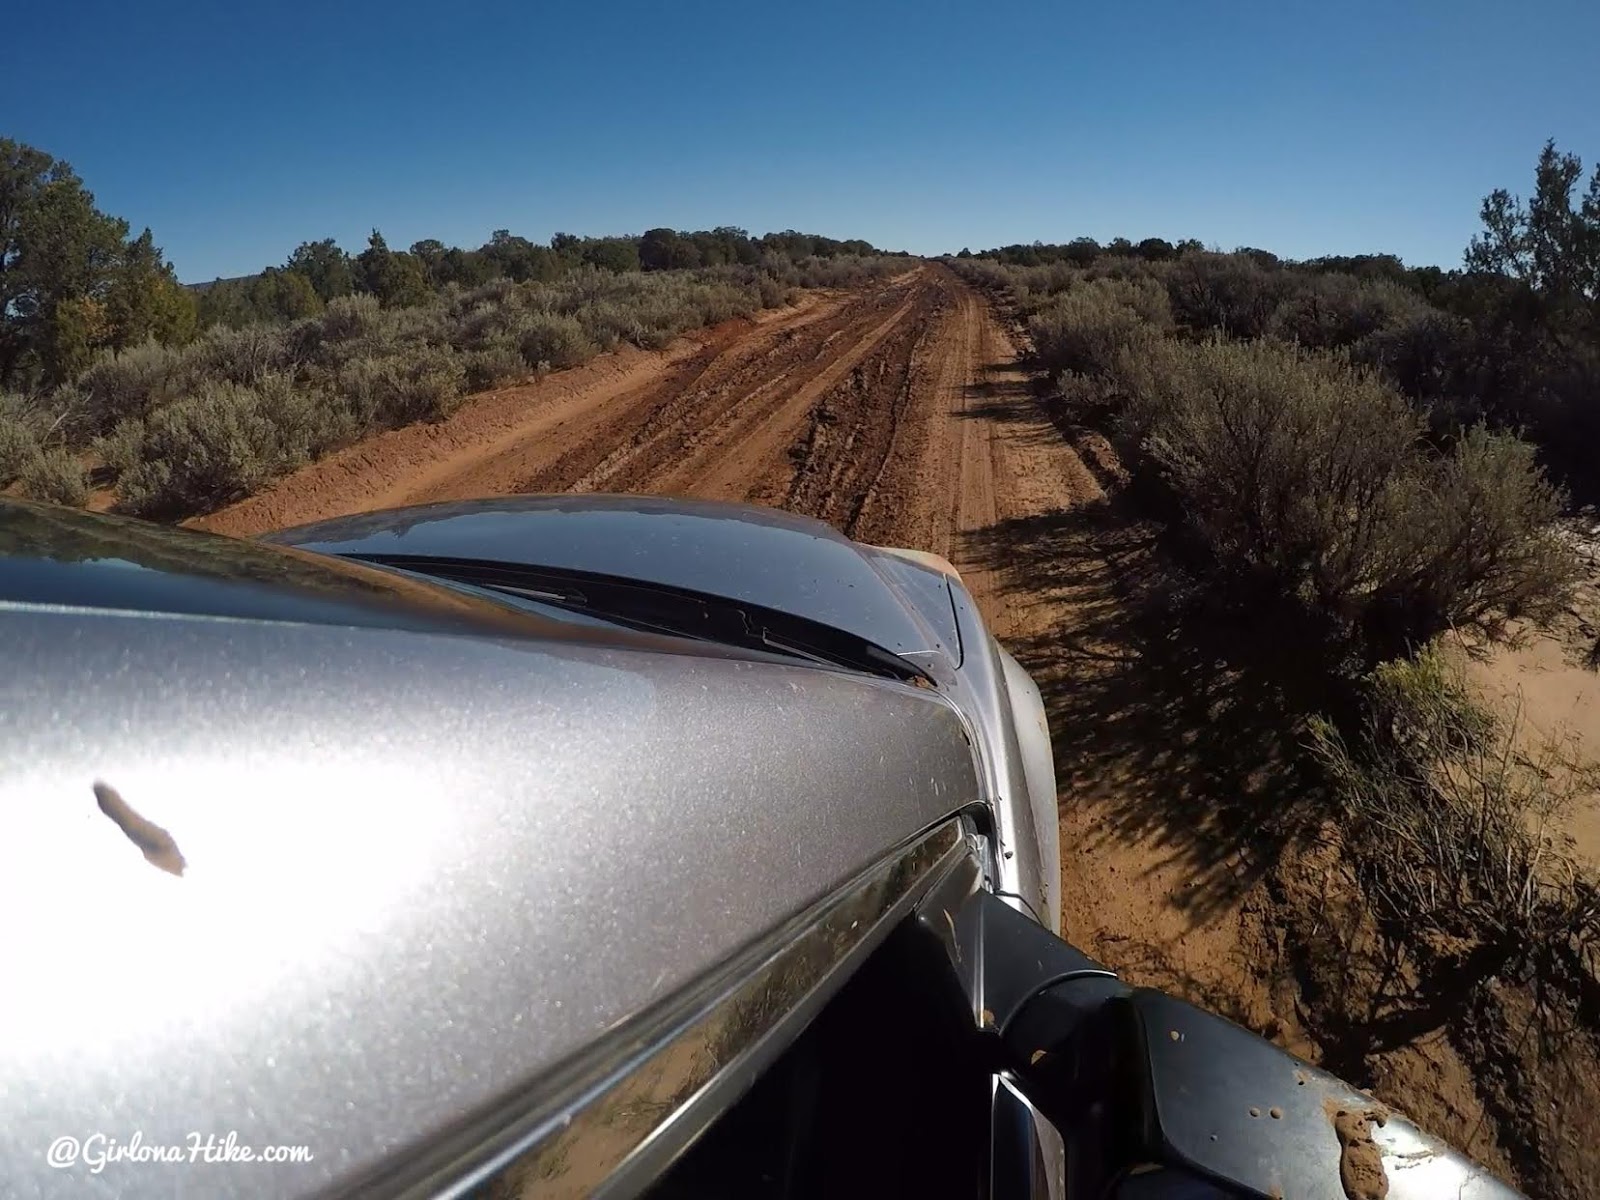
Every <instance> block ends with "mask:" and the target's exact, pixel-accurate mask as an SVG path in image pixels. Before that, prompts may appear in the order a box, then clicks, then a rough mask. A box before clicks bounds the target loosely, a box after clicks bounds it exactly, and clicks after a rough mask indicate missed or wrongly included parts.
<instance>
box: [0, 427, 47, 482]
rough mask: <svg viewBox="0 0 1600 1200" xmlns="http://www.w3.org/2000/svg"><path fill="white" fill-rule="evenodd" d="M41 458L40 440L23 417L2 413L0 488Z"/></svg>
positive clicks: (0, 428) (0, 430)
mask: <svg viewBox="0 0 1600 1200" xmlns="http://www.w3.org/2000/svg"><path fill="white" fill-rule="evenodd" d="M38 457H39V439H38V437H37V436H36V435H35V434H34V430H33V425H32V423H31V422H29V421H28V420H26V419H25V418H23V417H20V416H16V415H13V414H12V413H10V412H5V411H0V487H4V486H5V485H6V484H8V483H10V482H11V481H12V480H13V479H15V478H16V477H17V476H19V475H21V474H22V473H23V472H24V471H25V470H27V469H28V467H29V466H31V465H32V464H33V461H34V460H35V459H36V458H38Z"/></svg>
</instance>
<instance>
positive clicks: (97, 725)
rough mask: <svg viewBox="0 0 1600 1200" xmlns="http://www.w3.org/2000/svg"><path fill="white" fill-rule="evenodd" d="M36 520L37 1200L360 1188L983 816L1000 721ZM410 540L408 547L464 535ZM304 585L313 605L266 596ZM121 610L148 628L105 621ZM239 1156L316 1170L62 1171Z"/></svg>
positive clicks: (747, 663) (207, 542)
mask: <svg viewBox="0 0 1600 1200" xmlns="http://www.w3.org/2000/svg"><path fill="white" fill-rule="evenodd" d="M484 515H485V517H486V518H487V517H489V516H492V513H488V512H486V513H485V514H484ZM4 517H5V512H4V510H3V509H0V533H3V534H4V535H5V536H4V537H0V644H3V645H4V646H5V654H6V671H5V673H4V675H3V676H0V818H3V820H4V822H5V829H6V833H7V836H6V837H5V838H4V839H0V896H3V898H4V900H5V906H6V913H7V917H6V920H5V921H4V922H3V923H0V961H3V962H4V964H5V972H6V986H5V987H4V988H0V1170H3V1172H4V1178H5V1180H6V1191H7V1194H8V1195H16V1196H37V1195H61V1194H71V1195H97V1194H98V1195H108V1196H109V1195H125V1196H127V1195H132V1196H144V1195H150V1196H157V1195H160V1196H166V1195H174V1194H180V1193H181V1194H187V1195H194V1196H208V1197H210V1196H227V1195H239V1196H246V1195H248V1196H257V1195H279V1194H291V1193H294V1194H302V1193H304V1192H306V1191H308V1190H317V1189H321V1188H324V1187H334V1186H340V1185H344V1184H348V1183H351V1182H353V1181H358V1180H360V1179H361V1178H363V1177H364V1176H365V1174H366V1173H367V1172H368V1171H369V1170H371V1169H372V1168H374V1167H375V1166H376V1165H377V1164H379V1163H380V1162H384V1161H392V1159H393V1156H396V1155H403V1154H405V1153H406V1152H407V1151H409V1150H410V1149H412V1148H415V1147H419V1146H422V1145H425V1144H427V1143H428V1142H429V1141H430V1139H433V1138H436V1137H437V1136H439V1134H440V1133H441V1131H444V1130H447V1129H449V1128H451V1127H452V1126H454V1125H455V1124H456V1123H457V1122H460V1121H463V1120H465V1119H468V1118H469V1117H470V1116H471V1115H472V1114H474V1113H476V1112H478V1111H479V1110H481V1109H483V1108H484V1107H486V1106H489V1105H492V1104H494V1103H496V1102H497V1101H499V1100H501V1099H502V1098H504V1097H505V1096H507V1095H509V1094H513V1093H515V1092H517V1091H518V1090H519V1089H527V1088H529V1087H532V1086H536V1085H537V1081H538V1080H539V1079H540V1078H541V1077H542V1076H543V1075H544V1073H545V1072H547V1071H549V1070H550V1069H551V1068H552V1067H554V1066H556V1065H557V1064H560V1063H562V1062H563V1061H564V1060H566V1059H568V1058H569V1057H570V1056H571V1055H572V1054H573V1053H574V1052H575V1051H577V1050H578V1049H579V1048H581V1047H583V1046H585V1045H586V1044H588V1043H590V1042H592V1041H593V1040H594V1039H595V1038H596V1037H597V1036H599V1035H600V1034H602V1033H603V1032H604V1031H606V1030H608V1029H612V1028H614V1027H616V1026H617V1024H618V1023H619V1022H624V1021H627V1020H628V1019H629V1018H630V1017H633V1016H635V1015H636V1014H638V1013H640V1012H641V1011H643V1010H645V1009H647V1008H648V1006H650V1005H651V1004H653V1003H656V1002H657V1001H659V1000H660V999H661V998H662V997H664V996H668V995H670V994H672V993H673V992H674V991H675V990H676V989H679V988H681V987H683V986H685V985H686V984H687V983H688V982H689V981H691V980H693V979H694V978H696V977H697V976H698V975H700V974H701V973H703V972H705V971H706V970H708V969H710V968H712V967H713V966H715V965H716V964H718V963H721V962H723V961H725V960H727V959H728V958H729V957H730V956H731V955H733V954H735V953H736V952H737V951H739V950H740V948H741V947H744V946H746V945H748V944H750V943H751V942H752V940H753V939H755V938H757V937H758V936H760V935H761V934H762V933H763V932H764V931H767V930H770V929H772V928H773V927H774V926H775V925H777V924H778V923H779V922H781V921H782V920H784V919H785V918H786V917H788V916H789V915H791V914H793V913H795V912H797V911H798V910H800V909H801V908H802V907H803V906H805V905H807V904H808V903H811V902H812V901H814V900H816V899H817V898H818V897H819V896H821V895H823V894H824V893H826V892H828V891H829V890H830V889H832V888H834V887H836V886H837V885H838V884H839V883H840V882H841V881H843V880H846V879H848V878H850V877H851V876H852V875H853V874H855V873H856V872H858V871H860V870H862V869H863V868H864V867H865V866H866V865H867V864H869V863H872V862H874V861H876V860H878V859H879V858H880V857H881V856H882V855H883V854H884V853H885V852H886V851H887V850H888V849H890V848H892V847H894V846H896V845H899V844H901V843H902V842H904V841H905V840H906V839H909V838H911V837H913V836H914V835H916V834H918V833H919V832H920V831H922V830H925V829H927V828H929V827H930V826H932V825H934V824H935V823H937V822H938V821H939V820H940V819H941V818H943V817H945V816H946V814H948V813H950V812H953V811H955V810H958V809H961V808H964V807H966V806H969V805H972V804H975V803H978V802H980V801H981V787H980V783H979V771H978V768H977V767H976V765H975V762H974V755H973V749H972V747H971V746H970V744H969V742H968V738H967V735H966V731H965V727H964V723H963V721H962V719H961V718H960V717H959V716H958V714H957V712H956V711H955V710H954V709H953V708H952V707H951V705H950V704H949V703H948V702H947V701H946V700H945V699H944V698H943V697H941V696H939V695H938V694H936V693H935V692H932V691H929V690H926V689H921V688H916V687H912V686H909V685H903V684H899V683H895V682H892V681H888V680H882V679H877V678H871V677H866V676H861V675H856V674H852V673H849V672H845V671H839V670H833V669H824V668H813V667H809V666H805V665H787V664H785V663H781V662H776V661H770V660H763V659H762V658H760V657H759V656H757V657H751V656H740V655H737V654H726V653H721V652H719V651H718V650H717V649H716V648H714V647H707V648H705V650H704V652H703V653H701V652H698V651H697V650H696V648H695V644H694V643H688V642H681V643H676V644H672V643H671V640H670V639H648V638H641V637H639V636H638V635H633V634H627V633H620V634H617V635H612V634H609V633H607V632H606V631H604V630H597V629H592V628H585V627H582V626H578V625H573V626H570V627H560V629H561V633H560V636H559V637H558V636H555V634H554V632H552V631H553V630H554V629H555V628H557V626H556V624H555V623H553V622H543V623H541V622H532V623H529V622H526V621H523V620H522V619H521V618H520V617H517V616H516V615H515V614H511V616H509V617H507V618H506V619H505V620H501V619H500V617H499V616H494V615H493V614H491V615H490V616H489V617H485V616H484V615H483V614H479V613H476V612H475V610H474V605H473V602H472V601H471V598H470V597H463V596H461V595H460V594H457V593H452V592H450V590H449V589H445V588H439V589H437V590H438V593H439V595H440V597H442V599H441V600H440V604H441V605H442V606H443V607H442V608H441V609H440V610H439V613H438V614H436V613H435V610H434V606H433V604H432V601H430V600H429V599H428V594H429V592H430V588H431V586H432V585H429V584H427V583H426V582H425V581H408V582H407V583H406V590H407V592H408V593H409V594H410V595H411V597H412V599H411V601H410V602H408V606H407V607H406V608H405V609H404V611H402V610H401V609H400V608H397V607H396V606H395V602H392V601H390V600H388V599H386V598H385V597H384V596H383V595H382V594H381V593H382V589H381V588H375V587H369V588H368V589H367V592H364V593H363V596H364V597H365V598H362V599H361V600H360V602H359V604H358V603H356V602H355V601H349V600H345V599H338V602H337V603H334V601H333V600H331V599H327V598H328V597H334V598H338V597H341V596H342V595H343V593H342V592H341V591H340V590H339V588H340V587H347V586H348V585H347V584H343V583H338V581H337V580H336V578H335V576H336V575H339V577H340V578H343V574H341V573H347V569H346V568H345V567H344V566H343V565H342V564H338V563H337V562H333V563H330V564H329V571H328V572H327V573H326V574H327V578H326V579H324V578H321V577H320V576H319V575H318V570H317V565H316V560H315V558H314V556H309V555H305V554H301V553H297V552H294V551H284V550H277V549H273V548H270V547H265V546H258V547H255V548H253V549H251V548H250V547H249V546H248V545H247V544H245V543H237V542H228V540H227V539H207V538H205V537H204V536H203V535H198V534H195V535H190V534H185V533H181V532H177V531H157V532H154V533H152V532H149V530H150V527H140V529H142V530H143V532H138V531H134V532H128V533H126V534H124V533H123V532H121V530H120V529H119V527H118V526H117V525H116V524H115V523H112V522H105V521H100V520H99V519H97V518H92V517H88V516H72V517H70V518H69V517H68V516H64V515H63V516H59V517H56V516H53V517H52V520H59V521H60V522H63V523H65V524H66V525H67V526H70V527H71V528H72V529H78V528H80V527H81V528H83V529H87V530H90V531H92V533H93V537H92V538H90V539H89V540H88V541H83V540H80V541H79V542H72V539H71V538H67V539H65V541H60V542H53V541H51V540H50V539H49V538H48V537H44V538H41V537H33V538H31V539H30V536H29V532H28V531H29V529H30V526H28V525H27V523H26V522H21V523H18V522H13V523H12V524H10V525H7V524H6V523H5V521H4ZM129 528H130V529H132V527H129ZM399 528H400V531H399V532H392V533H389V534H387V535H383V534H381V533H380V532H377V531H375V532H374V534H373V536H374V537H378V536H388V537H391V538H394V539H398V540H401V541H409V540H410V539H412V538H415V537H417V536H418V535H421V534H424V533H425V532H426V531H427V529H428V528H429V522H427V521H421V522H419V523H416V524H413V525H412V526H410V528H409V530H407V529H406V528H405V526H404V519H402V522H401V525H400V527H399ZM486 528H487V527H486ZM796 536H797V538H800V539H801V540H804V539H805V538H807V537H810V536H812V535H810V534H809V533H804V534H803V533H801V532H799V531H796ZM140 538H144V539H146V541H149V542H150V543H151V544H152V545H154V544H155V543H159V547H158V549H159V554H157V553H156V550H153V549H149V552H148V553H146V550H147V549H148V547H145V548H141V546H140V545H139V544H137V543H138V542H139V539H140ZM95 539H98V540H95ZM119 539H120V540H119ZM814 540H815V541H817V542H818V543H821V542H824V541H826V539H824V538H822V537H821V536H820V535H816V536H815V538H814ZM68 543H70V548H68V549H62V546H65V545H68ZM86 547H87V548H86ZM119 547H120V548H119ZM234 547H239V548H240V549H238V550H235V549H234ZM246 550H249V551H250V553H249V554H245V551H246ZM236 555H238V556H242V557H243V559H244V560H248V561H249V562H251V563H254V564H255V565H254V566H252V567H251V571H253V572H255V573H256V574H259V575H260V576H261V578H260V580H259V581H257V582H256V583H252V584H250V585H249V588H248V589H247V590H246V591H242V592H240V594H239V595H234V594H233V593H232V592H230V593H228V595H227V596H225V597H223V598H222V600H221V601H219V600H218V598H217V597H216V596H214V595H212V594H211V592H210V591H206V590H204V588H202V591H201V593H200V594H198V596H197V594H196V593H195V592H194V588H196V587H200V586H201V584H204V585H205V588H212V585H211V584H210V583H209V582H207V581H206V580H202V579H201V578H200V575H202V574H203V573H204V572H203V569H202V566H198V565H196V563H197V562H199V561H200V560H206V559H214V560H218V561H220V562H222V563H224V567H219V568H218V569H219V570H221V571H222V572H223V573H224V574H225V575H227V576H228V578H229V579H231V580H236V579H238V578H239V577H240V571H241V569H242V568H241V567H240V566H239V565H238V563H235V562H233V561H232V560H233V558H234V557H235V556H236ZM252 556H253V557H252ZM278 558H283V559H285V561H291V560H292V564H293V570H284V571H281V572H279V571H273V570H266V569H265V568H262V567H261V563H262V562H264V561H267V560H272V559H278ZM858 561H859V560H858ZM14 564H21V566H19V567H18V568H17V571H18V575H17V577H18V578H20V580H21V582H20V583H17V584H16V588H15V590H13V591H11V592H9V593H8V592H7V591H6V586H7V580H8V579H10V578H12V576H10V575H8V574H7V567H8V565H14ZM268 565H269V566H270V565H271V563H270V562H269V563H268ZM334 568H337V571H335V570H334ZM349 569H350V570H356V571H361V570H365V568H349ZM862 569H863V570H865V569H868V568H866V567H865V566H863V568H862ZM141 572H143V573H144V574H141ZM152 573H153V574H152ZM370 574H373V575H376V574H377V573H376V572H370ZM79 579H82V580H88V581H90V583H91V584H92V586H88V587H80V588H79V593H78V598H77V599H74V598H73V596H74V592H73V588H74V587H75V586H77V585H75V584H74V582H73V581H74V580H79ZM96 581H98V582H96ZM119 581H124V582H119ZM175 581H176V582H175ZM180 584H181V585H182V586H180ZM336 584H337V586H336ZM190 585H193V586H190ZM118 586H126V587H134V588H136V590H137V594H136V595H135V596H133V597H132V598H131V599H130V598H128V597H124V598H123V599H122V600H120V601H118V603H116V604H105V603H97V602H96V598H97V597H100V596H103V595H106V594H108V593H107V589H108V588H114V587H118ZM216 586H217V587H221V586H223V584H217V585H216ZM226 586H227V587H230V588H238V589H245V588H246V585H245V584H243V583H237V584H235V583H227V584H226ZM30 589H32V590H31V591H30ZM213 590H214V589H213ZM368 593H370V595H368ZM295 597H301V598H303V600H304V601H305V602H306V604H305V606H303V607H302V606H297V603H290V601H291V600H294V599H295ZM269 600H270V604H269ZM135 601H137V603H135ZM312 601H315V602H316V603H315V604H312V603H311V602H312ZM224 603H225V604H226V605H231V606H232V607H231V608H228V609H227V611H222V608H221V607H220V605H222V604H224ZM257 609H260V611H257ZM445 610H448V611H447V612H446V611H445ZM440 614H442V615H440ZM446 617H448V618H449V619H448V620H447V619H445V618H446ZM885 619H889V618H885ZM885 628H887V626H885ZM547 633H549V636H546V634H547ZM907 636H910V635H909V633H908V634H907ZM97 782H99V783H104V784H109V785H111V786H112V787H113V788H114V789H115V791H116V794H117V795H118V796H119V797H120V799H121V801H122V802H123V803H124V804H125V805H126V806H127V808H128V809H129V810H130V811H131V812H133V813H134V814H135V816H136V818H137V820H136V821H135V822H129V821H127V820H126V819H118V818H117V817H116V815H115V814H114V812H111V811H108V810H107V807H106V805H105V804H104V802H103V801H99V802H97V795H96V792H95V790H94V785H95V784H96V783H97ZM150 827H159V830H160V831H164V834H165V835H166V836H168V837H170V839H171V842H172V843H173V845H172V849H173V850H174V851H175V852H176V853H177V854H178V855H180V856H181V862H182V872H181V874H179V873H174V868H175V867H176V865H177V861H176V860H175V859H174V858H173V857H172V855H171V854H169V853H167V851H166V850H165V849H160V848H159V847H158V848H157V849H158V850H159V852H152V845H151V841H150V838H151V835H150ZM230 1132H233V1133H235V1134H236V1135H237V1138H238V1140H239V1141H240V1142H242V1143H244V1144H247V1145H253V1146H257V1147H260V1146H263V1145H269V1144H270V1145H289V1146H299V1145H303V1146H306V1147H308V1148H309V1149H310V1151H311V1152H312V1153H313V1155H314V1157H313V1159H312V1161H310V1162H305V1163H297V1164H293V1165H279V1166H273V1167H264V1166H259V1165H258V1166H256V1167H255V1168H253V1169H247V1168H243V1167H241V1166H240V1165H238V1164H237V1163H216V1164H208V1163H205V1162H203V1161H202V1162H198V1163H191V1162H189V1161H184V1162H182V1163H178V1164H170V1165H169V1164H157V1163H150V1162H144V1163H141V1164H130V1163H126V1162H125V1163H122V1164H120V1165H119V1164H115V1163H113V1164H109V1165H107V1166H106V1167H105V1169H104V1171H103V1172H102V1173H99V1174H93V1173H89V1172H88V1171H87V1170H85V1169H84V1168H83V1167H81V1166H80V1167H79V1168H78V1169H75V1170H57V1169H54V1168H52V1167H51V1165H50V1164H49V1163H48V1162H47V1160H46V1152H47V1150H48V1148H49V1147H50V1146H51V1145H52V1144H53V1143H54V1142H56V1141H57V1140H58V1139H61V1138H64V1137H70V1138H75V1139H78V1140H79V1141H80V1142H82V1143H85V1144H86V1142H87V1139H90V1138H92V1137H95V1136H97V1135H98V1136H99V1137H100V1138H101V1142H100V1143H99V1145H100V1147H101V1149H102V1150H104V1149H105V1147H106V1143H107V1141H108V1140H109V1141H111V1142H115V1143H120V1144H122V1145H124V1146H126V1145H127V1144H128V1143H129V1141H130V1139H132V1138H133V1137H134V1136H135V1135H138V1137H139V1138H140V1139H141V1140H142V1143H143V1144H145V1145H147V1146H148V1145H159V1146H186V1145H188V1144H189V1143H190V1139H191V1136H192V1135H194V1136H199V1137H202V1138H204V1137H209V1136H213V1135H214V1136H215V1137H216V1138H218V1139H223V1138H226V1136H227V1135H228V1134H229V1133H230Z"/></svg>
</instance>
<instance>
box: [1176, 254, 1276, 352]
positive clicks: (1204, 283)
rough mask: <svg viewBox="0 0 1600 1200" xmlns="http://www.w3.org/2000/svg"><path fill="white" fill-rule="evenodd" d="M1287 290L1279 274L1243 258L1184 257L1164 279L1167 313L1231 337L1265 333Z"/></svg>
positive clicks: (1192, 325)
mask: <svg viewBox="0 0 1600 1200" xmlns="http://www.w3.org/2000/svg"><path fill="white" fill-rule="evenodd" d="M1286 287H1287V281H1286V280H1285V278H1284V276H1283V273H1282V272H1280V271H1272V270H1268V269H1267V268H1265V267H1262V266H1261V265H1260V264H1259V263H1257V262H1255V261H1254V260H1253V259H1251V258H1249V257H1247V256H1245V255H1242V254H1208V253H1191V254H1185V255H1184V256H1183V257H1182V258H1180V259H1178V260H1177V262H1175V263H1173V264H1172V266H1171V268H1170V271H1169V273H1168V275H1167V295H1168V298H1169V300H1170V301H1171V304H1172V315H1173V317H1174V319H1176V320H1177V322H1178V323H1179V324H1180V325H1185V326H1187V327H1188V328H1190V329H1193V330H1196V331H1198V332H1210V331H1213V330H1214V331H1217V332H1220V333H1224V334H1226V335H1227V336H1229V337H1235V338H1256V337H1260V336H1261V335H1262V334H1264V333H1266V331H1267V325H1268V323H1269V322H1270V321H1271V319H1272V314H1273V311H1274V310H1275V309H1276V308H1277V306H1278V302H1279V300H1280V299H1281V298H1282V297H1283V295H1284V293H1285V291H1286Z"/></svg>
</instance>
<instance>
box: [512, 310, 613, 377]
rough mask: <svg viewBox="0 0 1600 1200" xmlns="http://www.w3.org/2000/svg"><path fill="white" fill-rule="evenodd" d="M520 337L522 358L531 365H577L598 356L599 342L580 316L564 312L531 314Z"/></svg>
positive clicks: (556, 366)
mask: <svg viewBox="0 0 1600 1200" xmlns="http://www.w3.org/2000/svg"><path fill="white" fill-rule="evenodd" d="M517 337H518V347H519V349H520V350H521V352H522V361H523V362H525V363H527V364H528V366H530V367H541V366H543V367H553V368H560V367H575V366H577V365H578V364H579V363H581V362H587V361H588V360H589V359H591V358H593V357H594V355H595V344H594V343H593V342H592V341H590V340H589V336H588V334H586V333H585V332H584V331H583V326H582V325H581V324H580V323H579V322H578V320H577V318H575V317H571V316H566V315H564V314H561V313H552V312H535V313H529V314H528V315H527V316H526V317H525V318H524V319H523V322H522V325H521V328H520V329H519V331H518V334H517Z"/></svg>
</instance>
